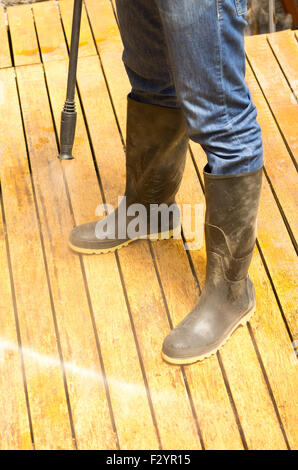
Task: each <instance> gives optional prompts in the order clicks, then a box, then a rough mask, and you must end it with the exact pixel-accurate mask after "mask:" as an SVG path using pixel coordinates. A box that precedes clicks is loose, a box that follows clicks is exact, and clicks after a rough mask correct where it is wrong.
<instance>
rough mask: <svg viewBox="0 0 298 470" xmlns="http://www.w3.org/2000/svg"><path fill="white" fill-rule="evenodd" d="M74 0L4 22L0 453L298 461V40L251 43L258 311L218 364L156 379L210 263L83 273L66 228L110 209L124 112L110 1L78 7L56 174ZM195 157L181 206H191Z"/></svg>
mask: <svg viewBox="0 0 298 470" xmlns="http://www.w3.org/2000/svg"><path fill="white" fill-rule="evenodd" d="M72 6H73V1H72V0H60V1H59V3H56V2H54V1H46V2H42V3H37V4H34V5H33V6H31V5H21V6H15V7H9V8H7V10H3V9H0V115H1V126H0V182H1V192H0V197H1V205H0V449H158V448H163V449H245V448H248V449H287V448H292V449H295V448H297V441H298V436H297V426H296V421H297V397H296V395H297V385H298V380H297V370H298V368H297V359H296V357H295V353H294V349H293V345H294V341H295V340H298V338H297V312H296V311H295V309H296V306H297V289H296V285H295V282H296V279H297V259H296V248H297V246H296V242H295V236H296V233H297V192H296V186H297V176H296V160H295V159H296V158H297V155H296V154H297V121H298V120H297V104H296V99H297V62H298V46H297V38H296V36H295V33H294V32H292V31H285V32H281V33H275V34H273V35H262V36H254V37H249V38H246V51H247V82H248V84H249V87H250V89H251V92H252V95H253V99H254V102H255V104H256V106H257V109H258V120H259V122H260V125H261V127H262V131H263V140H264V151H265V175H264V184H263V193H262V200H261V207H260V213H259V224H258V243H257V247H256V249H255V254H254V258H253V262H252V265H251V269H250V274H251V276H252V278H253V281H254V283H255V287H256V291H257V296H258V308H257V312H256V314H255V316H254V317H253V318H252V320H251V322H250V323H249V324H248V326H247V327H241V328H239V329H238V330H237V331H236V332H235V333H234V335H233V336H232V338H231V339H230V340H229V341H228V342H227V343H226V345H225V346H224V347H223V348H222V349H221V350H220V352H219V353H218V354H217V355H216V356H213V357H211V358H209V359H207V360H206V361H204V362H202V363H198V364H194V365H192V366H186V367H178V366H170V365H167V364H166V363H164V362H163V361H162V359H161V356H160V349H161V344H162V341H163V338H164V336H165V335H166V334H167V333H168V332H169V331H170V328H172V327H173V326H175V325H176V324H177V323H178V322H179V321H181V319H182V318H183V317H184V316H185V315H186V314H187V313H188V311H189V310H190V309H191V308H192V306H193V305H194V303H195V302H196V300H197V299H198V297H199V295H200V292H201V289H202V287H203V284H204V267H205V262H206V259H205V251H204V246H203V247H202V248H200V249H198V250H196V251H189V252H187V251H186V250H185V249H184V246H183V241H182V240H170V241H166V240H163V241H160V242H155V243H151V242H148V241H141V242H137V243H135V244H133V245H131V246H130V247H128V248H125V249H123V250H120V251H119V253H116V254H113V253H109V254H107V255H101V256H77V255H76V254H74V253H72V252H71V251H70V250H69V249H68V246H67V239H68V233H69V231H70V230H71V228H72V227H73V226H74V225H75V224H79V223H84V222H86V221H89V220H92V219H93V218H94V217H95V210H96V207H97V206H98V205H99V204H100V203H101V202H102V200H103V198H104V199H105V201H107V202H109V203H111V204H114V205H115V204H116V203H117V198H118V195H121V194H123V190H124V181H125V151H124V147H123V142H124V141H125V132H126V95H127V93H128V92H129V89H130V86H129V82H128V78H127V76H126V73H125V70H124V66H123V64H122V61H121V54H122V43H121V39H120V35H119V30H118V26H117V21H116V14H115V8H114V4H113V2H111V1H110V0H85V2H84V7H83V17H82V32H81V37H80V58H79V64H78V80H77V84H78V92H79V98H77V110H78V123H77V133H76V141H75V147H74V154H75V156H76V158H75V160H72V161H60V160H58V159H57V153H58V148H57V130H59V126H60V113H61V109H62V106H63V104H64V99H65V89H66V77H67V65H68V50H69V40H70V33H71V16H72ZM204 164H205V155H204V153H203V151H202V149H201V147H200V146H199V145H197V144H194V143H191V145H190V147H189V152H188V158H187V165H186V170H185V175H184V178H183V182H182V185H181V189H180V191H179V194H178V202H179V203H181V204H182V203H186V202H187V203H192V204H195V203H203V202H204V195H203V185H202V168H203V166H204Z"/></svg>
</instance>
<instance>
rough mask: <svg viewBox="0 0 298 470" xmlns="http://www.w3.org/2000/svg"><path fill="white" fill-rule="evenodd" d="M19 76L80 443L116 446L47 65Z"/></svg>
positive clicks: (20, 69)
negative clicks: (71, 238) (75, 244)
mask: <svg viewBox="0 0 298 470" xmlns="http://www.w3.org/2000/svg"><path fill="white" fill-rule="evenodd" d="M17 80H18V85H19V90H20V98H21V105H22V111H23V116H24V124H25V130H26V134H27V139H28V149H29V155H30V161H31V168H32V175H33V180H34V184H35V188H36V198H37V205H38V209H39V214H40V224H41V232H42V236H43V240H44V247H45V253H46V261H47V268H48V275H49V282H50V286H51V292H52V299H53V305H54V308H55V314H56V318H57V326H58V331H59V338H60V342H61V350H62V354H63V358H64V366H65V375H66V380H67V385H68V391H69V402H70V407H71V411H72V417H73V423H74V429H75V435H76V440H77V445H78V448H80V449H98V448H99V449H112V448H115V447H116V440H115V435H114V431H113V428H112V422H111V416H110V410H109V406H108V400H107V396H106V390H105V377H104V374H103V371H102V368H101V364H100V359H99V353H98V350H97V345H96V340H95V335H94V329H93V325H92V321H91V316H90V308H89V303H88V298H87V292H86V289H85V283H84V278H83V276H82V271H81V264H80V258H79V257H78V256H76V255H75V254H73V253H72V252H71V251H70V250H69V248H68V235H69V231H70V229H71V228H72V226H73V217H72V213H71V210H70V207H69V202H68V197H67V192H66V188H65V184H64V178H63V173H62V168H61V162H60V160H58V159H57V146H56V141H55V135H54V131H53V123H52V118H51V112H50V107H49V102H48V96H47V93H46V87H45V81H44V75H43V70H42V67H41V66H40V65H38V64H37V65H33V66H30V67H18V68H17ZM30 286H31V282H30ZM31 288H32V287H31ZM54 415H55V410H54ZM49 432H50V430H49Z"/></svg>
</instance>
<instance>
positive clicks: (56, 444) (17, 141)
mask: <svg viewBox="0 0 298 470" xmlns="http://www.w3.org/2000/svg"><path fill="white" fill-rule="evenodd" d="M28 70H29V69H28ZM0 79H1V81H2V83H3V84H4V95H3V96H4V100H3V101H1V103H0V108H1V111H0V114H1V115H2V116H5V119H3V120H2V124H1V128H0V155H1V165H0V176H1V182H2V196H3V202H4V208H5V216H6V224H7V226H6V229H7V235H8V240H9V246H10V255H11V265H12V272H13V279H14V286H15V292H16V305H17V309H18V320H19V325H20V335H21V341H22V350H23V357H24V364H25V374H26V381H27V387H28V396H29V403H30V410H31V416H32V423H33V433H34V443H35V447H36V449H71V448H72V436H71V428H70V422H69V416H68V411H67V403H66V396H65V390H64V385H63V378H62V370H61V363H60V358H59V354H58V349H57V338H56V334H55V329H54V323H53V316H52V309H51V302H50V296H49V291H48V283H47V277H46V272H45V266H44V259H43V253H42V246H41V240H40V233H39V224H38V219H37V215H36V209H35V204H34V197H33V192H32V187H31V180H30V172H29V168H28V162H27V155H26V147H25V142H24V136H23V129H22V121H21V115H20V110H19V103H18V95H17V90H16V84H15V75H14V71H13V70H12V69H3V70H1V71H0ZM32 126H33V127H34V123H32ZM9 393H17V391H11V392H9ZM14 419H17V416H15V418H14ZM23 431H24V433H25V434H24V439H26V432H27V431H26V428H25V427H24V429H23Z"/></svg>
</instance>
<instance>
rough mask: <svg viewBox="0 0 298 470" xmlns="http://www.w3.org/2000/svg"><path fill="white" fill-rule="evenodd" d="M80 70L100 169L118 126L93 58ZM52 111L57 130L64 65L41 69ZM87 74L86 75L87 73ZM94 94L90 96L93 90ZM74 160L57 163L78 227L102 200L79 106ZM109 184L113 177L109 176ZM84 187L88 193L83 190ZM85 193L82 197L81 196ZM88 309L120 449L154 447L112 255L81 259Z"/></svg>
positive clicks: (113, 148)
mask: <svg viewBox="0 0 298 470" xmlns="http://www.w3.org/2000/svg"><path fill="white" fill-rule="evenodd" d="M81 69H82V70H85V79H86V81H87V80H89V81H90V83H92V87H90V90H89V85H88V86H87V83H86V91H85V94H88V96H89V98H88V100H89V101H90V102H91V103H92V102H93V100H94V102H95V103H96V104H95V106H96V109H97V112H98V113H99V116H97V117H96V121H95V124H96V125H97V121H98V147H97V148H98V149H99V152H100V153H101V154H102V156H103V160H104V162H105V165H106V166H107V167H108V166H109V160H110V156H111V154H112V153H114V152H115V153H116V152H120V153H121V152H122V144H121V141H120V138H119V137H118V138H117V126H116V122H115V119H114V116H113V113H112V110H111V106H110V102H109V97H108V93H107V90H106V86H105V82H104V79H103V76H102V72H101V69H100V66H99V62H98V58H95V57H93V58H92V60H91V58H90V59H88V60H87V62H86V61H85V60H84V61H83V62H82V63H81V61H79V70H81ZM45 70H46V76H47V83H48V86H49V92H50V97H51V103H52V108H53V112H54V116H55V120H56V124H57V126H58V125H59V122H60V112H61V106H62V104H63V101H64V87H63V85H64V84H65V80H66V75H67V64H66V63H64V62H59V64H58V63H54V62H51V63H47V64H46V66H45ZM86 71H88V72H87V74H86ZM93 91H95V93H94V96H93V95H92V92H93ZM74 155H75V160H74V161H72V162H62V163H63V169H64V171H65V175H66V181H67V185H68V188H69V194H70V199H71V205H72V208H73V211H74V217H75V220H76V223H77V224H80V223H84V222H87V221H90V220H93V219H94V218H95V209H96V207H97V205H98V204H99V203H100V202H101V196H100V191H99V186H98V181H97V178H96V174H95V169H94V164H93V160H92V155H91V152H90V147H89V144H88V137H87V133H86V129H85V126H84V124H83V120H82V115H81V111H80V108H78V123H77V133H76V140H75V147H74ZM109 176H110V178H111V181H113V178H112V174H110V175H109ZM87 188H88V190H86V189H87ZM82 194H84V195H85V196H84V198H82ZM82 262H83V265H84V269H85V272H86V279H87V283H88V288H89V292H90V299H91V302H92V306H93V311H94V317H95V323H96V328H97V333H98V336H99V342H100V347H101V352H102V357H103V363H104V367H105V373H106V378H107V383H108V385H109V390H110V395H111V403H112V409H113V414H114V418H115V424H116V429H117V435H118V438H119V444H120V448H121V449H157V448H158V439H157V434H156V430H155V426H154V423H153V419H152V416H151V412H150V407H149V402H148V399H147V393H146V388H145V384H144V380H143V377H142V371H141V366H140V363H139V358H138V354H137V349H136V344H135V340H134V336H133V332H132V329H131V324H130V318H129V314H128V311H127V307H126V303H125V298H124V293H123V289H122V284H121V279H120V276H119V272H118V266H117V261H116V258H115V255H114V254H107V255H104V256H84V257H83V259H82ZM86 400H87V398H86Z"/></svg>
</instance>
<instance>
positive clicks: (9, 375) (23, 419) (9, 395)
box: [0, 205, 32, 450]
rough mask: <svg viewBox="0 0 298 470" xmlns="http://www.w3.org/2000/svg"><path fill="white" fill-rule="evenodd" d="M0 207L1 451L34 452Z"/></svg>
mask: <svg viewBox="0 0 298 470" xmlns="http://www.w3.org/2000/svg"><path fill="white" fill-rule="evenodd" d="M9 278H10V274H9V269H8V262H7V253H6V243H5V229H4V225H3V213H2V208H1V205H0V285H1V296H0V338H1V339H0V416H1V419H0V449H1V450H19V449H21V450H29V449H32V443H31V435H30V427H29V419H28V412H27V405H26V397H25V390H24V381H23V374H22V363H21V358H20V351H19V345H18V337H17V331H16V324H15V317H14V306H13V299H12V291H11V285H10V282H9Z"/></svg>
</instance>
